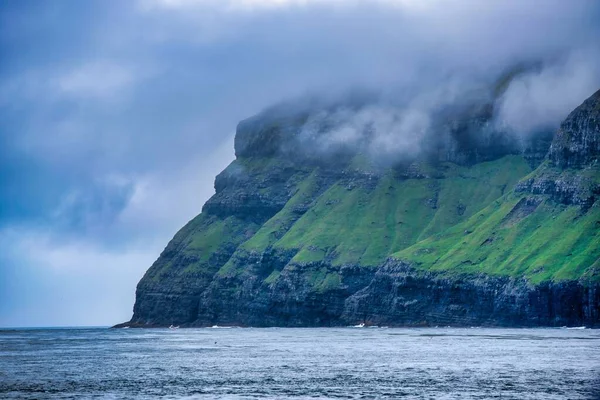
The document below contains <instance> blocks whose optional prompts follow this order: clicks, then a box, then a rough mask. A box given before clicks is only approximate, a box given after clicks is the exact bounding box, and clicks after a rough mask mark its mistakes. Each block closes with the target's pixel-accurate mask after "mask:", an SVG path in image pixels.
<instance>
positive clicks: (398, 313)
mask: <svg viewBox="0 0 600 400" xmlns="http://www.w3.org/2000/svg"><path fill="white" fill-rule="evenodd" d="M342 319H343V320H344V321H349V322H350V321H361V322H364V323H367V324H373V325H426V326H430V325H461V326H465V325H472V326H478V325H489V326H563V325H566V326H573V325H586V326H599V324H600V286H599V285H595V286H584V285H582V284H580V283H577V282H563V283H552V282H548V283H544V284H542V285H531V284H529V283H528V282H527V281H526V280H524V279H514V278H498V277H490V276H485V275H481V276H465V277H462V278H456V277H453V278H449V277H444V276H443V275H436V274H433V273H418V272H417V271H415V270H414V269H412V268H411V267H410V266H409V265H406V264H403V263H401V262H388V263H387V264H386V265H384V266H383V267H381V268H380V269H379V270H378V271H377V273H376V274H375V276H374V277H373V279H372V281H371V282H370V283H369V285H368V286H367V287H365V288H364V289H361V290H360V291H358V292H357V293H355V294H354V295H352V296H350V297H349V298H348V299H347V300H346V302H345V309H344V313H343V316H342Z"/></svg>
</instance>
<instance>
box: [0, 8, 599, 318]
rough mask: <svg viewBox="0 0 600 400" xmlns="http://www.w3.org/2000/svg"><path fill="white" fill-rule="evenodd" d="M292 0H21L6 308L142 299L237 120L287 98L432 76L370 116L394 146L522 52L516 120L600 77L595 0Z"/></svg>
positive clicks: (5, 34)
mask: <svg viewBox="0 0 600 400" xmlns="http://www.w3.org/2000/svg"><path fill="white" fill-rule="evenodd" d="M275 3H276V2H272V1H271V2H269V1H262V2H261V1H257V0H256V1H242V2H240V1H226V2H223V1H219V2H216V1H201V0H198V1H193V0H142V1H138V2H122V1H85V2H84V1H75V0H72V1H19V2H10V3H7V4H4V5H3V6H2V8H1V9H0V56H1V60H2V61H0V113H1V118H0V184H1V187H2V192H1V193H0V236H1V239H2V240H1V243H2V247H6V248H10V251H6V252H3V254H4V255H3V257H4V259H3V260H2V264H1V266H0V277H1V278H2V279H3V281H4V283H3V284H5V285H8V286H9V287H10V290H6V291H3V292H2V293H3V294H2V295H1V297H0V303H1V304H3V308H2V309H1V310H0V311H1V314H0V324H4V325H6V324H39V323H59V322H60V323H73V324H77V323H110V322H116V321H118V320H119V319H126V318H128V317H129V310H130V309H131V303H132V300H133V292H134V286H135V283H136V281H137V279H138V278H139V277H140V276H141V274H142V273H143V271H144V270H145V269H146V268H147V267H148V266H149V263H150V262H151V261H152V259H154V258H155V257H156V256H157V255H158V253H159V252H160V250H161V249H162V247H163V246H164V245H165V243H166V240H168V238H169V237H170V236H171V235H172V234H173V233H174V231H175V230H176V229H177V228H178V227H179V226H181V225H182V224H183V223H184V222H185V221H186V220H188V219H190V218H191V217H193V216H194V214H196V213H197V212H198V211H199V210H200V208H201V205H202V203H203V201H204V200H205V199H206V198H207V197H208V196H210V194H211V192H212V181H213V179H214V175H215V174H216V173H217V172H218V171H219V170H221V169H222V168H223V167H224V166H225V165H226V164H227V162H229V161H230V159H231V158H232V157H233V146H232V143H231V141H232V135H233V131H234V129H235V126H236V124H237V122H238V121H239V120H241V119H243V118H246V117H248V116H250V115H252V114H254V113H256V112H258V111H260V110H261V109H263V108H265V107H267V106H269V105H270V104H272V103H275V102H278V101H280V100H282V99H285V98H293V97H296V96H301V95H304V94H306V93H319V94H321V95H326V96H333V97H335V95H334V94H335V93H343V92H344V91H345V90H347V89H348V88H352V87H366V88H372V89H373V88H374V89H376V90H377V91H379V92H381V93H384V94H386V95H387V96H389V97H392V98H395V97H397V96H401V94H402V93H408V92H410V93H417V92H418V93H420V96H417V97H414V98H413V101H412V103H411V104H412V107H411V108H410V110H411V113H410V114H406V113H402V115H400V116H398V115H396V116H394V115H395V114H394V113H396V114H398V111H397V110H395V109H390V108H386V107H384V108H381V107H379V108H375V109H371V110H369V113H368V115H365V114H360V115H355V116H352V118H353V119H352V120H357V119H358V120H357V121H358V122H360V121H362V120H361V118H362V119H365V118H366V119H367V120H368V119H374V120H376V121H377V123H378V124H379V125H380V126H381V128H380V130H381V131H382V132H383V133H385V135H382V136H381V140H382V141H381V146H382V147H387V146H388V144H389V143H393V144H398V143H401V141H400V142H399V141H398V139H397V137H403V135H404V134H403V133H402V132H405V131H414V130H415V129H421V127H422V126H426V125H427V123H428V120H427V118H428V115H429V114H428V110H429V109H430V108H431V107H432V105H435V104H439V103H440V102H447V101H448V100H449V98H452V96H453V94H455V93H456V92H461V91H463V90H464V88H465V85H466V86H468V85H470V84H472V83H473V82H487V81H489V80H490V79H492V77H493V76H495V75H497V74H498V73H499V72H500V71H502V70H504V69H505V68H507V66H511V65H514V64H516V63H530V62H538V63H539V62H541V64H542V68H541V69H539V70H537V71H536V72H535V73H531V74H528V75H526V76H523V77H522V78H521V79H519V80H518V81H516V82H515V83H514V86H513V85H511V86H510V87H509V89H508V90H507V92H506V95H505V97H504V98H503V99H502V105H501V110H502V112H501V114H500V117H499V120H498V122H497V123H498V124H502V125H503V126H508V127H509V128H510V129H513V130H515V131H518V132H520V133H523V134H525V133H526V131H528V130H532V129H538V128H540V127H544V128H548V127H553V126H555V125H556V124H557V123H558V121H560V119H561V118H562V117H563V116H564V115H566V113H568V111H569V110H570V109H571V108H573V107H574V106H576V105H577V104H578V103H579V102H581V101H582V100H583V99H584V98H585V97H586V96H587V95H589V94H591V93H592V92H593V91H595V90H596V89H597V87H598V86H599V85H600V82H599V76H598V73H597V72H598V65H599V59H600V57H599V49H598V44H597V38H598V37H600V32H599V26H598V22H597V21H598V20H600V19H599V18H600V12H599V8H600V6H599V4H598V3H597V2H595V1H573V2H565V1H545V2H544V5H543V7H541V6H540V2H538V1H530V2H527V1H498V2H481V1H465V2H460V3H458V2H446V1H433V2H431V3H427V4H425V5H424V4H423V2H417V1H370V2H367V1H357V2H347V1H346V2H340V1H331V2H327V1H315V2H294V1H291V2H287V3H286V2H283V3H282V4H275ZM280 3H281V2H280ZM449 77H451V79H450V78H449ZM424 89H426V90H424ZM414 99H417V100H414ZM391 116H392V117H393V118H391ZM393 121H401V124H400V125H398V124H395V123H392V122H393ZM400 128H402V129H400ZM349 134H351V132H348V131H346V132H339V135H338V136H339V138H340V139H341V140H346V139H347V138H346V136H344V135H349ZM0 250H2V249H0ZM5 277H6V279H7V280H4V278H5ZM35 277H38V278H40V277H43V278H40V279H38V278H35ZM7 282H10V283H7ZM32 282H34V283H35V285H36V286H35V285H34V286H35V287H37V288H38V290H35V291H28V292H26V291H25V290H24V288H26V287H29V286H28V285H31V283H32ZM114 282H118V284H114ZM59 293H64V295H59ZM84 294H85V295H84ZM102 304H104V305H105V306H101V305H102ZM36 305H39V307H41V308H39V309H37V308H36V307H35V306H36ZM67 305H68V306H67ZM86 309H87V310H90V309H94V310H95V311H94V313H86V311H85V310H86ZM31 310H36V311H35V312H32V311H31ZM67 310H68V312H67ZM69 315H71V316H72V318H71V319H69V317H68V316H69ZM63 316H66V317H64V318H63ZM61 318H62V319H61Z"/></svg>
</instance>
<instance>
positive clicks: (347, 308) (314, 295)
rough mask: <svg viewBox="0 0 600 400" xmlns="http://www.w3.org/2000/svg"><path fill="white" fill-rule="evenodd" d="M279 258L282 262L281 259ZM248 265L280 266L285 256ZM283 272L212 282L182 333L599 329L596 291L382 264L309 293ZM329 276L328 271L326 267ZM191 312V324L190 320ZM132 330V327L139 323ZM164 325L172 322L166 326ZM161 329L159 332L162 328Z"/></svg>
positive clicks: (349, 272) (348, 269)
mask: <svg viewBox="0 0 600 400" xmlns="http://www.w3.org/2000/svg"><path fill="white" fill-rule="evenodd" d="M280 257H282V258H280ZM265 258H266V257H262V259H261V260H259V259H258V258H257V257H256V256H249V257H248V259H246V260H245V262H247V264H248V265H249V266H250V265H257V263H258V264H260V263H267V264H268V263H273V262H275V263H279V267H280V268H283V265H284V263H285V262H286V257H285V255H279V256H275V257H274V258H273V259H270V260H268V259H265ZM317 267H322V265H319V266H316V265H312V266H304V267H300V266H298V267H297V268H298V269H284V270H283V271H282V275H283V279H279V280H278V281H277V283H276V284H274V285H268V284H265V283H264V282H263V280H262V279H261V278H262V277H261V275H260V272H259V271H257V270H255V271H253V273H252V274H248V275H245V276H244V277H243V278H241V279H240V278H234V277H226V278H219V279H216V280H214V281H213V282H212V283H211V284H210V286H209V287H208V289H207V290H206V291H205V292H204V293H203V294H202V296H201V297H200V298H199V299H197V300H199V301H197V302H196V303H194V304H192V303H191V302H190V303H189V304H187V307H185V304H181V303H178V304H179V307H178V309H180V310H187V311H188V312H187V313H186V315H185V319H178V318H177V314H174V315H172V318H173V319H172V321H174V323H177V324H182V325H183V326H213V325H222V326H255V327H259V326H296V327H297V326H348V325H357V324H361V323H364V324H367V325H378V326H436V325H442V326H446V325H451V326H582V325H585V326H588V327H600V285H598V284H593V285H585V284H583V283H579V282H573V281H568V282H558V283H552V282H546V283H543V284H540V285H532V284H530V283H528V282H527V281H526V280H525V279H515V278H506V277H491V276H486V275H480V276H463V277H448V276H444V275H441V274H435V273H428V272H423V271H417V270H415V269H413V268H411V266H410V265H408V264H405V263H402V262H399V261H395V260H389V261H388V262H387V263H385V264H384V265H383V266H381V267H380V268H378V269H377V270H373V269H367V268H364V267H359V266H344V267H341V268H340V269H338V272H339V273H340V275H341V277H342V285H340V287H339V288H337V289H335V290H328V291H323V292H320V291H315V290H314V289H313V288H312V287H311V286H310V285H308V284H307V283H306V281H305V280H304V278H303V275H302V272H303V271H302V268H317ZM329 268H333V267H331V266H329ZM194 312H197V315H196V316H195V318H190V315H189V313H194ZM138 323H139V322H138ZM169 323H171V322H169ZM163 325H165V324H163Z"/></svg>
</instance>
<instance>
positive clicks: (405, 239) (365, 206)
mask: <svg viewBox="0 0 600 400" xmlns="http://www.w3.org/2000/svg"><path fill="white" fill-rule="evenodd" d="M445 167H446V171H445V172H444V174H445V176H446V178H442V179H434V178H428V179H408V180H398V179H395V178H394V177H393V174H392V173H391V172H390V173H389V174H387V175H386V176H384V177H383V178H382V179H381V180H380V182H379V183H378V185H377V186H376V187H375V189H373V190H372V191H369V190H367V189H366V188H364V187H360V186H357V187H355V188H353V189H352V190H348V188H347V187H346V186H345V185H343V184H341V183H338V184H336V185H333V186H332V187H331V188H330V189H329V190H327V191H326V192H325V193H323V194H322V195H321V196H320V197H319V198H318V199H316V200H315V203H314V205H313V206H312V207H311V209H310V210H309V211H308V212H307V213H306V214H304V215H303V216H302V217H301V218H300V219H299V220H298V221H297V222H296V223H295V224H294V225H293V226H292V228H291V229H290V230H289V231H288V232H287V233H286V234H285V235H284V236H283V237H282V238H281V239H280V240H278V241H277V242H275V243H274V244H273V246H274V247H275V248H283V249H297V250H298V253H297V254H296V256H295V257H294V259H293V261H295V262H299V263H307V262H314V261H321V260H324V259H326V260H328V261H331V262H332V264H333V265H341V264H344V263H358V264H361V265H365V266H376V265H378V264H380V263H381V262H382V261H384V260H385V259H386V258H387V257H388V256H389V255H390V254H391V253H393V252H395V251H398V250H401V249H403V248H406V247H408V246H410V245H412V244H414V243H416V242H417V241H418V240H419V239H421V238H422V237H426V236H429V235H430V234H432V233H437V232H440V231H441V230H443V229H446V228H448V227H450V226H452V225H454V224H456V223H457V222H459V221H461V220H464V219H466V218H467V217H469V216H470V215H472V214H473V213H475V212H477V211H478V210H480V209H482V208H483V207H485V206H486V205H487V204H489V202H490V201H493V200H494V199H496V198H498V197H499V196H501V195H502V193H503V191H504V189H505V188H506V187H512V185H514V184H515V182H516V181H517V180H518V179H519V178H521V177H522V176H524V175H526V174H527V173H528V172H529V167H528V166H527V164H526V163H525V161H524V160H523V159H522V158H521V157H518V156H507V157H504V158H502V159H500V160H496V161H493V162H489V163H482V164H478V165H475V166H473V167H471V168H466V167H458V166H456V165H453V164H448V165H446V166H445ZM436 198H437V202H436V200H435V199H436ZM436 203H437V205H436ZM276 217H277V216H276Z"/></svg>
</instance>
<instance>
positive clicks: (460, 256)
mask: <svg viewBox="0 0 600 400" xmlns="http://www.w3.org/2000/svg"><path fill="white" fill-rule="evenodd" d="M523 199H524V196H517V195H514V194H509V195H507V196H505V197H504V198H502V199H501V200H498V201H495V202H493V203H492V204H491V205H490V206H488V207H487V208H486V209H484V210H482V211H480V212H478V213H477V214H475V215H473V216H472V217H471V218H469V219H468V220H467V221H465V222H463V223H461V224H458V225H456V226H454V227H452V228H451V229H448V230H446V231H445V232H443V233H441V234H437V235H433V236H431V237H429V238H428V239H426V240H423V241H421V242H419V243H417V244H416V245H414V246H411V247H409V248H407V249H405V250H403V251H400V252H397V253H395V254H394V255H393V256H394V257H395V258H398V259H403V260H407V261H410V262H412V263H413V264H414V265H415V266H417V267H419V268H423V269H427V270H434V271H446V272H448V273H451V274H457V273H458V274H460V273H486V274H491V275H505V276H515V277H517V276H519V277H521V276H523V277H527V278H529V279H530V280H531V281H532V282H533V283H537V282H541V281H546V280H567V279H578V278H579V277H584V278H585V277H588V278H590V279H593V280H598V279H600V276H598V275H594V276H592V273H593V269H594V267H593V265H594V264H595V263H596V264H598V260H600V208H598V207H592V208H591V209H589V210H588V211H587V212H585V213H582V211H581V209H580V208H579V207H575V206H564V205H558V204H555V203H553V202H552V201H550V200H548V199H546V198H545V197H544V196H540V198H539V200H540V201H541V203H540V204H539V205H538V206H537V208H535V210H533V211H531V210H529V211H528V212H530V213H529V214H528V212H522V211H520V210H523V201H524V200H523Z"/></svg>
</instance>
